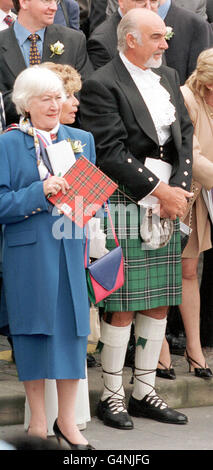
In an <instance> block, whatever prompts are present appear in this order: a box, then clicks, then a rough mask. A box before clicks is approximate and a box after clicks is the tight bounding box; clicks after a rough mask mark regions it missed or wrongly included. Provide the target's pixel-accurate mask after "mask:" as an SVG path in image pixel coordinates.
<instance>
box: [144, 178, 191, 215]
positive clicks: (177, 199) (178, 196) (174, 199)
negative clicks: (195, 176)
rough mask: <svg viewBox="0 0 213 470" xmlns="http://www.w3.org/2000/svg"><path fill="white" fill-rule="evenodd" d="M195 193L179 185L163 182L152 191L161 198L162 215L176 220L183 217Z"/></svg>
mask: <svg viewBox="0 0 213 470" xmlns="http://www.w3.org/2000/svg"><path fill="white" fill-rule="evenodd" d="M193 195H194V193H190V192H189V191H186V190H185V189H182V188H179V187H173V186H169V185H168V184H166V183H163V182H161V183H160V184H159V185H158V187H157V188H156V189H155V190H154V191H153V192H152V196H155V197H157V198H158V199H159V202H160V216H161V217H166V218H169V219H171V220H175V219H176V218H177V217H183V215H184V213H185V211H186V207H187V202H188V199H189V198H191V197H193Z"/></svg>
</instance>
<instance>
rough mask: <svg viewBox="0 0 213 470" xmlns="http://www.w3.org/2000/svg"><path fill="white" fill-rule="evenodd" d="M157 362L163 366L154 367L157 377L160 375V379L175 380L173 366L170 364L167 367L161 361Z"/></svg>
mask: <svg viewBox="0 0 213 470" xmlns="http://www.w3.org/2000/svg"><path fill="white" fill-rule="evenodd" d="M158 363H159V364H160V365H161V366H163V367H164V368H163V369H159V368H157V369H156V375H157V377H160V378H161V379H170V380H175V379H176V375H175V370H174V369H173V367H171V364H170V366H169V368H167V367H166V366H165V365H164V364H163V363H162V362H160V361H158Z"/></svg>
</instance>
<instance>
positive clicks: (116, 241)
mask: <svg viewBox="0 0 213 470" xmlns="http://www.w3.org/2000/svg"><path fill="white" fill-rule="evenodd" d="M105 210H106V212H107V214H108V217H109V221H110V225H111V229H112V233H113V237H114V240H115V243H116V245H117V246H120V245H119V241H118V238H117V235H116V233H115V227H114V225H113V222H112V217H111V214H110V210H109V206H108V204H107V202H105ZM87 246H88V226H87V231H86V243H85V252H84V266H85V268H87Z"/></svg>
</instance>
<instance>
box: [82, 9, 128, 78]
mask: <svg viewBox="0 0 213 470" xmlns="http://www.w3.org/2000/svg"><path fill="white" fill-rule="evenodd" d="M120 20H121V16H120V14H119V13H118V11H116V12H115V13H114V14H113V15H112V16H111V17H110V18H108V19H107V20H105V21H104V22H103V23H102V24H100V25H99V26H98V27H97V28H95V30H94V31H93V33H92V34H91V36H90V37H89V39H88V41H87V50H88V54H89V58H90V60H91V62H92V64H93V67H94V69H98V68H99V67H102V66H103V65H105V64H107V62H109V61H110V60H111V59H113V57H114V56H115V54H116V52H117V42H118V39H117V27H118V24H119V22H120Z"/></svg>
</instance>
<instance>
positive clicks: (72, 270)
mask: <svg viewBox="0 0 213 470" xmlns="http://www.w3.org/2000/svg"><path fill="white" fill-rule="evenodd" d="M65 99H66V97H65V93H64V89H63V85H62V81H61V80H60V78H59V77H58V76H57V75H56V74H55V73H54V72H52V71H51V70H48V69H46V68H45V67H42V66H33V67H30V68H28V69H25V70H24V71H23V72H21V74H20V75H19V76H18V77H17V79H16V82H15V84H14V90H13V101H14V103H15V105H16V108H17V112H18V113H19V114H21V118H20V123H19V125H17V126H14V127H15V128H13V129H12V130H11V131H10V132H6V133H5V134H2V135H1V136H0V223H2V224H4V230H3V273H4V289H5V297H6V304H7V311H8V323H9V328H10V332H11V335H12V340H13V345H14V352H15V359H16V365H17V370H18V375H19V378H20V380H22V381H23V382H24V386H25V391H26V395H27V399H28V402H29V406H30V411H31V420H30V426H29V430H28V432H29V434H38V435H40V436H42V437H46V432H47V423H46V415H45V405H44V379H46V378H47V379H56V383H57V393H58V418H57V420H56V421H55V424H54V431H55V434H56V436H57V437H58V439H59V438H64V439H65V440H66V441H67V442H68V443H69V444H70V447H71V448H72V449H82V450H83V449H85V450H87V449H90V448H91V446H90V445H89V444H88V442H87V440H86V439H85V438H84V436H83V435H82V434H81V432H80V431H79V429H78V427H77V425H76V422H75V400H76V394H77V387H78V382H79V379H80V378H85V360H86V353H87V336H88V334H89V331H90V326H89V301H88V294H87V285H86V278H85V269H84V248H85V243H84V237H83V233H81V232H80V231H79V230H80V229H77V226H76V225H75V224H74V223H73V222H71V221H70V222H69V223H67V221H66V224H64V225H66V231H64V236H62V235H61V233H58V236H57V230H56V227H60V217H64V216H61V215H59V214H56V210H55V209H54V208H53V206H50V204H49V202H48V198H47V196H48V195H49V194H50V193H51V194H53V195H55V194H57V193H58V192H59V191H60V190H61V191H62V192H63V193H65V192H66V191H67V189H68V184H67V182H66V180H65V179H64V178H63V177H59V176H54V175H52V173H51V171H50V169H49V168H48V164H47V162H46V161H45V158H44V156H45V152H44V146H43V144H44V143H45V145H48V144H51V143H52V141H51V137H52V135H54V136H55V137H56V139H57V142H60V141H63V140H67V139H71V141H72V140H73V141H80V142H81V146H82V147H83V150H84V155H85V157H87V158H88V159H89V160H90V161H91V162H93V163H94V162H95V149H94V140H93V137H92V135H91V134H90V133H87V132H84V131H82V130H79V129H72V128H70V127H68V126H64V125H61V124H60V123H59V119H60V113H61V110H62V104H63V101H64V100H65ZM41 141H42V142H43V144H42V145H40V144H39V142H41ZM81 146H80V147H81ZM42 149H43V150H42ZM77 150H78V149H77ZM79 150H80V152H81V149H80V148H79ZM42 155H43V156H42ZM80 155H81V153H76V154H75V157H76V158H78V157H79V156H80ZM68 228H69V230H68ZM58 230H59V229H58ZM59 232H60V230H59Z"/></svg>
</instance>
